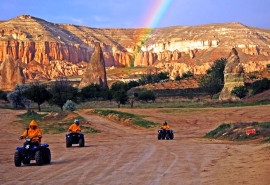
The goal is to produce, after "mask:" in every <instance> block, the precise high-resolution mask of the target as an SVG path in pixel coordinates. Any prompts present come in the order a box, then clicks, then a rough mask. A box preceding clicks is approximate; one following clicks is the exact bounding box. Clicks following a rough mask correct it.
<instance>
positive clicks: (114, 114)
mask: <svg viewBox="0 0 270 185" xmlns="http://www.w3.org/2000/svg"><path fill="white" fill-rule="evenodd" d="M94 113H96V114H99V115H102V116H106V117H108V118H110V119H114V120H115V121H120V122H125V121H126V120H128V121H129V122H130V123H132V124H134V125H137V126H140V127H144V128H153V127H156V126H157V125H158V124H157V123H154V122H152V121H148V120H145V119H143V118H144V117H145V116H141V115H137V114H130V113H126V112H120V111H115V110H103V109H95V110H94Z"/></svg>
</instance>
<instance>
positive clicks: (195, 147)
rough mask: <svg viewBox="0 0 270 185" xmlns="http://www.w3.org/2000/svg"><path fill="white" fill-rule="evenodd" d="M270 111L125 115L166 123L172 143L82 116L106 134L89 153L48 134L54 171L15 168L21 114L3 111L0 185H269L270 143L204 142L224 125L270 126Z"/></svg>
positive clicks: (89, 140)
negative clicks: (256, 123)
mask: <svg viewBox="0 0 270 185" xmlns="http://www.w3.org/2000/svg"><path fill="white" fill-rule="evenodd" d="M269 109H270V106H258V107H241V108H215V109H214V108H208V109H196V110H195V109H194V110H189V111H187V110H186V109H185V110H184V109H183V110H182V109H169V110H168V109H164V110H163V109H119V110H120V111H121V110H122V111H126V112H132V113H136V114H142V115H148V116H149V117H148V118H147V119H149V120H151V121H155V122H160V123H162V122H163V121H164V120H167V121H168V123H169V125H170V127H171V128H172V129H173V130H174V133H175V138H174V140H157V133H156V132H157V129H140V128H131V127H126V126H123V125H120V124H117V123H115V122H113V121H109V120H108V119H105V118H103V117H99V116H96V115H91V114H89V113H88V112H87V111H80V112H79V114H80V115H81V116H83V117H84V118H85V119H86V120H88V121H89V122H90V124H91V127H94V128H96V129H98V130H100V131H101V133H99V134H87V135H86V136H85V138H86V143H85V144H86V146H85V147H83V148H80V147H78V146H77V145H75V146H73V147H71V148H66V147H65V134H58V135H48V134H47V135H44V136H43V140H42V141H43V142H44V143H48V144H49V145H50V149H51V153H52V162H51V164H50V165H44V166H36V165H35V164H34V163H31V165H29V166H22V167H15V166H14V162H13V155H14V152H15V148H16V146H21V145H22V141H19V140H17V137H18V136H19V135H20V134H21V133H22V131H23V128H22V127H18V126H16V125H18V124H17V123H16V122H15V120H16V119H17V118H16V116H15V115H16V114H21V113H22V111H14V110H4V109H0V113H1V118H0V122H1V132H0V141H1V145H0V151H1V152H0V162H1V168H0V182H1V184H5V185H6V184H16V185H17V184H27V185H31V184H91V185H138V184H140V185H165V184H166V185H170V184H171V185H176V184H179V185H181V184H183V185H189V184H190V185H197V184H203V185H204V184H205V185H209V184H213V185H216V184H224V185H225V184H226V185H227V184H249V185H254V184H258V185H268V184H270V176H269V173H270V163H269V156H270V149H269V147H270V146H268V145H269V144H267V143H266V144H259V143H257V142H247V143H239V142H221V141H216V140H207V139H202V136H203V135H204V134H205V133H206V132H209V131H210V130H212V129H214V128H216V127H217V126H218V125H219V124H221V123H225V122H227V123H229V122H235V121H269V120H270V114H269Z"/></svg>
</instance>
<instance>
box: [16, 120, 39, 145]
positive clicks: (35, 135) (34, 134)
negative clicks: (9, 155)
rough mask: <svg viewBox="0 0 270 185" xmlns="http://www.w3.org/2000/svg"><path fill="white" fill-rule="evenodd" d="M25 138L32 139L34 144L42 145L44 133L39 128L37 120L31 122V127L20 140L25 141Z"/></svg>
mask: <svg viewBox="0 0 270 185" xmlns="http://www.w3.org/2000/svg"><path fill="white" fill-rule="evenodd" d="M24 138H31V139H32V142H37V143H38V144H39V145H40V143H41V138H42V132H41V130H40V128H39V127H38V125H37V122H36V121H35V120H32V121H31V122H30V124H29V127H28V128H27V129H26V131H24V132H23V134H22V135H21V136H20V139H24Z"/></svg>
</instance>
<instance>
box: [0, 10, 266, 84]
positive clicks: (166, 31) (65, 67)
mask: <svg viewBox="0 0 270 185" xmlns="http://www.w3.org/2000/svg"><path fill="white" fill-rule="evenodd" d="M96 42H99V43H100V47H101V49H102V52H103V58H104V61H105V65H106V67H112V66H115V67H119V66H127V67H139V66H146V67H147V66H154V67H156V68H159V69H160V70H166V71H168V72H170V76H171V78H174V76H175V75H177V74H180V75H181V74H183V73H185V72H187V71H190V72H192V73H194V74H204V73H205V71H206V70H207V69H209V68H210V67H211V65H212V63H213V62H214V61H215V60H216V59H219V58H221V57H223V58H226V57H227V56H228V54H229V53H230V50H231V48H237V51H238V53H239V57H240V58H241V62H242V64H243V67H244V70H245V71H246V72H253V71H259V70H262V69H264V68H266V65H267V64H270V30H269V29H260V28H255V27H249V26H245V25H243V24H241V23H220V24H208V25H197V26H189V27H187V26H175V27H166V28H156V29H147V28H142V29H132V28H131V29H120V28H107V29H100V28H91V27H86V26H78V25H72V24H56V23H51V22H47V21H45V20H43V19H40V18H36V17H33V16H31V15H20V16H18V17H15V18H13V19H10V20H6V21H1V22H0V63H1V62H3V61H4V60H5V58H6V56H7V55H9V56H11V57H13V59H14V60H16V61H18V62H19V63H22V65H21V66H23V73H24V75H25V78H26V80H31V79H40V78H44V79H48V78H49V79H50V78H55V77H57V76H58V75H65V76H81V75H82V74H83V72H84V70H85V68H86V65H87V62H88V61H90V57H91V55H92V54H93V52H94V47H95V43H96ZM0 88H1V87H0Z"/></svg>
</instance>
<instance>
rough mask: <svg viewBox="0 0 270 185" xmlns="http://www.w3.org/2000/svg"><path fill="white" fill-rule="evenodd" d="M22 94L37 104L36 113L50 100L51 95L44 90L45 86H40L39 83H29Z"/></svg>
mask: <svg viewBox="0 0 270 185" xmlns="http://www.w3.org/2000/svg"><path fill="white" fill-rule="evenodd" d="M22 94H23V96H25V97H26V98H28V99H30V100H32V101H34V102H36V103H37V104H38V111H41V109H40V105H41V104H43V103H44V102H45V101H48V100H49V99H51V98H52V94H51V93H50V92H49V91H48V90H47V89H46V85H41V84H39V82H34V83H31V84H30V85H29V88H27V89H26V90H25V91H23V93H22Z"/></svg>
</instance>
